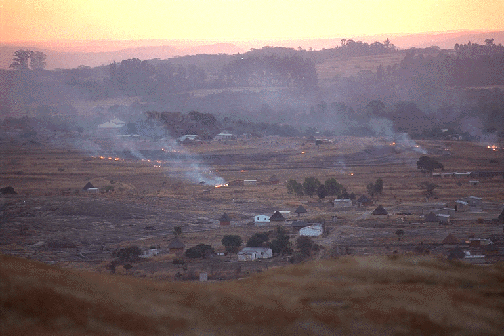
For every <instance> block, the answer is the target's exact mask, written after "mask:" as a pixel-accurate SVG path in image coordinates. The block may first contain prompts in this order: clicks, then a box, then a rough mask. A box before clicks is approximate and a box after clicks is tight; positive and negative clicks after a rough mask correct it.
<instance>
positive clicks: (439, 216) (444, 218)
mask: <svg viewBox="0 0 504 336" xmlns="http://www.w3.org/2000/svg"><path fill="white" fill-rule="evenodd" d="M436 217H437V219H438V221H439V223H442V224H448V223H450V217H451V216H450V215H444V214H437V215H436Z"/></svg>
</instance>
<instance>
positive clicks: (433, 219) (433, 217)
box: [425, 211, 439, 222]
mask: <svg viewBox="0 0 504 336" xmlns="http://www.w3.org/2000/svg"><path fill="white" fill-rule="evenodd" d="M425 221H426V222H438V221H439V219H438V218H437V216H436V214H435V213H434V212H432V211H431V212H429V214H428V215H427V216H425Z"/></svg>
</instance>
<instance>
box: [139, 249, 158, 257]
mask: <svg viewBox="0 0 504 336" xmlns="http://www.w3.org/2000/svg"><path fill="white" fill-rule="evenodd" d="M158 254H159V250H158V249H153V248H151V249H148V250H147V251H144V252H143V253H142V254H141V255H140V258H151V257H154V256H157V255H158Z"/></svg>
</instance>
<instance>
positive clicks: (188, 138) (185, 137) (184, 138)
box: [177, 134, 199, 142]
mask: <svg viewBox="0 0 504 336" xmlns="http://www.w3.org/2000/svg"><path fill="white" fill-rule="evenodd" d="M198 139H199V136H198V135H196V134H186V135H182V136H181V137H179V138H177V141H178V142H184V141H196V140H198Z"/></svg>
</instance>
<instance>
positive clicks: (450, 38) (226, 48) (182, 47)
mask: <svg viewBox="0 0 504 336" xmlns="http://www.w3.org/2000/svg"><path fill="white" fill-rule="evenodd" d="M342 38H345V39H353V40H356V41H363V42H367V43H372V42H374V41H385V40H386V39H387V38H388V39H390V41H391V42H392V44H394V45H395V46H396V47H398V48H400V49H409V48H412V47H416V48H425V47H430V46H438V47H440V48H443V49H452V48H453V47H454V45H455V44H456V43H459V44H465V43H467V42H469V41H471V42H472V43H478V44H484V43H485V39H488V38H493V39H494V43H495V44H499V43H502V44H504V31H488V32H483V31H455V32H429V33H419V34H408V35H401V34H381V35H373V36H344V37H341V38H327V39H298V40H254V41H230V42H226V43H222V42H221V43H219V42H215V41H185V40H138V41H75V42H72V41H62V42H61V43H56V42H26V43H18V44H3V45H2V44H0V68H2V69H8V67H9V65H10V63H11V62H12V56H13V54H14V52H15V51H16V50H19V49H30V50H34V51H42V52H44V53H45V54H46V55H47V69H56V68H76V67H78V66H79V65H87V66H91V67H95V66H100V65H104V64H109V63H111V62H114V61H116V62H120V61H122V60H125V59H129V58H139V59H141V60H149V59H154V58H160V59H167V58H172V57H176V56H185V55H196V54H237V53H242V52H246V51H248V50H250V49H251V48H262V47H264V46H275V47H289V48H298V47H301V48H303V49H310V48H313V49H314V50H320V49H323V48H326V49H329V48H334V47H337V46H339V45H341V39H342ZM86 50H91V51H86Z"/></svg>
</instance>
